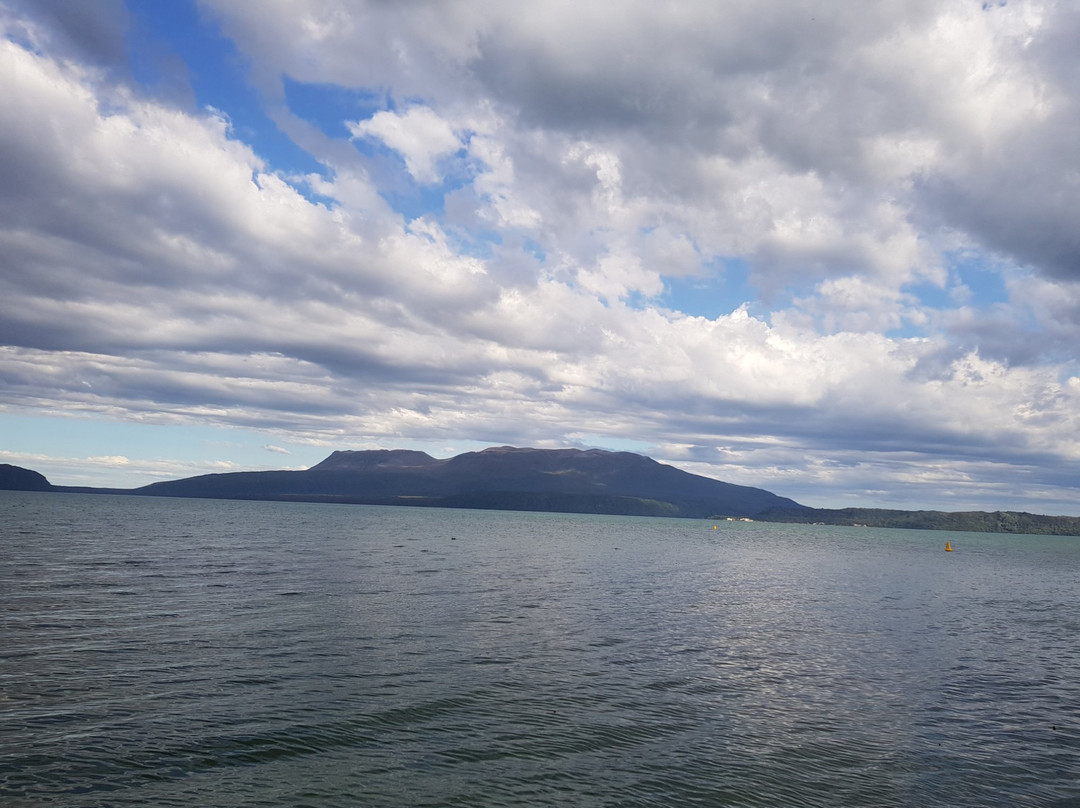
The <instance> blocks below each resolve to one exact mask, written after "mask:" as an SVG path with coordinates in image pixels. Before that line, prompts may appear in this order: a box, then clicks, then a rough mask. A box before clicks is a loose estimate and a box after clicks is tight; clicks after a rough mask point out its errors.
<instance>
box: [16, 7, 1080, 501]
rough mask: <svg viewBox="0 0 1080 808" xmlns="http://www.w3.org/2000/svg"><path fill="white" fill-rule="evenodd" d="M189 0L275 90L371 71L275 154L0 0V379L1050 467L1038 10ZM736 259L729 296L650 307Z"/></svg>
mask: <svg viewBox="0 0 1080 808" xmlns="http://www.w3.org/2000/svg"><path fill="white" fill-rule="evenodd" d="M204 7H205V8H206V9H207V10H208V13H209V15H210V18H211V19H216V20H218V21H219V22H220V24H221V25H222V30H223V31H224V32H226V33H227V34H228V35H229V36H230V37H232V38H233V40H234V41H235V43H236V44H237V47H238V48H239V49H240V50H241V52H242V53H243V55H244V58H245V59H247V60H248V61H249V62H250V65H251V80H252V81H253V82H255V83H256V84H257V85H258V86H259V88H260V90H261V91H262V92H263V93H264V96H263V98H264V100H265V102H266V103H267V104H268V106H269V107H273V108H274V109H277V112H276V113H274V114H277V115H278V116H279V117H278V118H277V120H281V121H287V120H291V121H292V122H293V123H294V124H295V123H296V122H297V121H299V120H300V119H299V118H298V117H297V116H295V115H294V113H292V112H291V111H289V110H285V109H283V108H281V107H280V106H275V105H281V104H284V103H285V102H284V100H283V95H281V94H278V95H275V92H277V91H276V90H275V89H274V88H275V86H278V88H279V89H280V85H281V83H282V81H283V78H282V77H283V76H288V77H289V78H290V79H291V80H293V81H297V82H308V83H311V84H329V85H335V86H340V87H345V88H352V89H354V90H362V91H364V92H367V93H369V94H371V96H372V97H376V98H381V99H383V101H384V102H385V104H384V106H385V108H384V109H380V110H377V111H375V112H374V113H372V114H370V115H368V116H367V117H364V118H363V119H355V118H354V117H349V118H347V119H345V120H343V121H342V123H343V124H346V125H347V127H348V131H349V133H350V135H351V138H350V139H348V140H347V139H346V138H345V137H344V136H342V137H340V138H338V139H337V141H336V142H331V141H332V140H333V138H331V137H330V136H328V135H322V136H321V137H320V138H316V137H315V136H314V135H313V134H312V133H311V132H310V131H309V132H308V135H306V136H305V137H308V136H310V138H311V139H310V140H304V142H305V143H309V142H315V141H316V140H318V142H319V143H320V144H321V145H320V146H319V150H318V156H319V157H320V159H322V160H324V165H325V168H326V171H325V173H324V174H322V175H312V176H306V177H297V176H291V175H287V174H285V173H282V172H280V171H278V170H276V168H275V166H274V165H273V164H272V163H271V162H270V158H269V157H268V156H266V155H261V154H258V153H257V152H256V151H255V149H254V148H253V147H252V146H250V145H248V144H247V143H245V142H244V140H243V137H242V135H241V134H238V133H237V132H234V131H233V130H232V128H231V126H230V122H229V119H228V118H227V116H226V114H225V113H223V112H217V111H214V110H205V109H204V110H194V109H191V108H183V109H181V108H177V107H176V106H174V105H172V104H170V103H168V102H167V100H156V99H155V98H154V97H153V96H152V95H150V94H148V93H145V92H136V91H134V90H133V89H132V86H131V83H130V82H129V81H127V80H125V79H121V78H118V76H117V74H116V73H115V71H113V72H110V71H109V70H105V69H102V68H101V67H100V65H101V63H102V60H104V59H105V57H104V56H102V57H100V58H97V57H94V58H92V57H91V56H90V55H88V54H89V51H88V50H87V49H88V48H89V47H90V46H89V45H86V46H80V48H82V49H81V50H80V49H79V48H77V47H76V46H75V45H73V44H69V45H59V44H57V45H52V44H49V43H50V42H56V41H59V40H57V39H56V37H54V38H53V39H52V40H50V39H49V38H48V37H47V36H45V34H44V33H43V34H41V35H40V36H39V37H38V39H37V40H35V41H37V42H39V43H44V44H39V45H37V46H32V45H31V44H30V43H29V42H27V41H26V36H24V35H22V34H20V33H19V32H18V31H15V28H14V25H15V23H14V22H12V20H15V21H17V22H18V23H19V25H20V26H21V28H20V29H19V30H20V31H21V30H23V29H28V28H32V27H33V26H31V23H33V24H34V25H37V26H38V28H40V29H41V30H42V31H46V32H47V31H49V30H55V31H61V30H66V29H65V28H64V25H67V24H68V23H71V24H74V20H73V18H70V17H68V18H65V20H64V22H63V24H61V23H57V22H56V21H55V20H53V16H55V15H53V16H49V15H42V16H38V17H34V16H33V14H32V13H31V12H30V11H27V10H23V11H21V12H20V13H19V14H17V15H16V14H12V15H11V18H10V19H9V20H8V23H7V25H8V28H7V30H8V37H7V38H6V39H4V40H3V41H2V42H0V96H2V97H3V98H4V99H5V103H4V104H3V105H0V249H2V250H3V254H4V255H5V267H4V271H3V273H2V274H0V343H2V346H3V347H0V379H2V380H3V386H2V389H3V391H4V392H3V394H2V403H3V404H4V405H5V406H8V407H11V408H15V409H19V410H27V411H29V410H33V411H42V412H60V411H66V412H73V413H84V414H95V415H108V416H109V417H115V418H120V419H123V418H137V419H149V420H154V421H157V422H167V423H177V424H190V423H216V424H221V425H240V426H245V427H250V428H256V429H262V430H266V431H269V432H271V433H272V434H273V435H276V436H281V437H274V438H273V439H274V440H280V441H281V442H283V443H284V442H287V440H288V439H290V436H294V435H302V436H304V439H306V440H313V441H317V442H324V443H326V444H327V445H332V446H338V447H343V448H344V447H345V446H347V445H356V444H364V445H369V444H370V445H396V444H398V443H402V442H405V441H425V440H429V441H435V442H437V444H438V445H445V444H446V442H448V441H450V442H454V441H460V440H472V441H478V442H484V441H489V442H498V443H517V444H530V445H551V444H564V443H573V442H574V441H577V440H579V436H580V435H582V434H587V435H591V436H599V437H600V438H604V439H609V440H612V441H624V440H627V439H633V440H637V441H640V442H642V443H643V444H645V445H648V446H653V447H656V451H655V454H657V456H659V457H661V459H670V460H673V461H677V462H680V463H684V464H686V465H687V467H690V468H694V469H696V470H700V471H707V472H709V473H712V474H715V475H716V476H720V477H724V478H728V479H731V477H732V475H733V474H736V475H738V479H736V480H734V481H737V482H746V483H749V484H760V485H764V486H766V487H770V488H773V489H774V490H778V491H780V492H781V493H785V494H788V495H795V494H796V493H798V494H800V495H802V496H805V497H807V498H808V499H810V500H811V501H812V500H813V492H814V491H815V490H819V491H820V490H822V488H824V489H827V490H829V491H832V490H836V491H845V490H855V489H858V490H861V491H864V492H872V491H886V490H887V491H894V492H898V493H896V494H895V496H901V493H899V492H915V491H917V490H920V486H922V489H921V490H923V491H926V490H927V487H930V488H932V489H934V490H935V491H937V492H940V495H941V497H942V498H944V499H947V500H948V501H952V502H957V503H961V502H963V503H973V502H976V501H977V500H979V498H980V497H983V498H984V500H988V499H992V498H994V497H1003V496H1005V494H1004V493H1003V492H1004V491H1005V490H1006V488H1007V483H1006V481H1007V479H1008V477H1009V474H1010V473H1011V471H1016V470H1020V471H1021V472H1022V473H1023V475H1024V477H1023V478H1024V479H1025V480H1031V481H1032V482H1031V484H1030V486H1029V487H1028V488H1026V489H1025V490H1026V491H1029V492H1030V496H1033V497H1037V496H1039V494H1038V493H1037V490H1038V486H1039V485H1044V486H1047V487H1048V489H1053V490H1054V491H1055V492H1056V493H1055V495H1054V496H1056V497H1058V499H1057V500H1055V501H1067V500H1068V498H1069V496H1073V494H1072V493H1070V485H1072V484H1071V483H1068V482H1067V480H1068V475H1067V474H1066V473H1064V471H1063V470H1067V469H1071V468H1072V469H1074V468H1075V464H1076V463H1077V462H1078V461H1080V444H1078V443H1077V440H1076V438H1075V435H1076V434H1078V433H1077V427H1078V426H1080V423H1078V419H1080V381H1077V379H1078V378H1080V376H1078V373H1080V369H1078V368H1077V366H1076V360H1075V351H1074V349H1073V347H1072V346H1074V345H1075V344H1076V342H1075V340H1076V337H1077V336H1080V334H1078V323H1080V314H1078V312H1080V295H1078V293H1077V289H1076V285H1075V283H1074V280H1075V279H1074V278H1073V275H1072V267H1074V266H1075V265H1076V262H1075V261H1073V260H1072V259H1073V253H1074V251H1075V235H1074V234H1073V232H1072V228H1071V225H1070V221H1071V220H1070V218H1069V217H1070V215H1071V211H1072V210H1074V209H1075V207H1076V206H1075V205H1073V204H1072V203H1073V202H1074V201H1077V200H1074V199H1073V197H1074V196H1075V192H1076V190H1077V189H1076V188H1074V187H1073V186H1074V185H1075V182H1074V179H1075V178H1074V177H1073V175H1072V174H1071V173H1070V171H1071V169H1070V168H1069V166H1070V165H1071V164H1070V162H1069V160H1068V159H1066V158H1067V156H1068V154H1069V149H1070V148H1071V146H1070V144H1071V142H1072V137H1073V133H1074V132H1075V97H1074V96H1075V94H1074V92H1073V91H1072V90H1071V86H1072V85H1070V84H1069V81H1070V80H1071V77H1073V76H1075V75H1077V70H1076V63H1077V59H1076V57H1075V56H1074V55H1073V53H1072V50H1071V49H1070V48H1067V47H1064V45H1063V41H1062V40H1061V39H1060V37H1059V36H1058V34H1056V33H1055V32H1056V31H1059V30H1061V29H1062V26H1063V27H1064V28H1065V29H1067V30H1072V27H1071V26H1074V25H1075V23H1076V20H1075V14H1073V13H1072V12H1070V11H1069V10H1068V9H1065V8H1063V7H1061V6H1058V5H1054V4H1037V3H1036V4H1030V5H1029V6H1027V7H1025V8H1024V9H1019V8H1014V7H1013V6H1009V7H1008V8H999V7H997V6H994V7H993V8H990V9H985V10H983V9H980V8H979V5H978V4H967V3H960V2H952V3H944V4H942V3H929V2H926V3H923V2H917V3H908V4H893V5H887V4H886V5H882V4H872V5H860V6H859V7H858V8H857V9H854V10H846V11H845V13H844V14H843V15H833V14H827V13H822V10H821V9H820V6H819V5H818V4H801V3H795V4H788V5H785V6H784V7H783V13H781V11H780V7H779V6H774V5H772V4H761V3H741V2H736V3H730V4H725V5H723V6H715V5H708V4H702V5H695V4H687V5H683V6H680V7H678V8H671V7H666V6H661V5H657V4H655V3H628V4H626V6H625V7H624V8H623V9H622V11H621V13H620V14H618V15H614V16H613V15H611V14H610V9H606V8H605V7H603V6H602V5H601V6H590V7H588V8H576V7H575V8H571V7H570V6H568V5H566V4H561V3H546V2H545V3H537V4H533V5H531V6H530V7H529V8H528V9H516V8H515V9H511V8H510V7H508V6H507V5H506V4H492V3H487V2H463V3H460V4H452V6H448V5H446V4H439V3H427V2H418V3H415V4H411V5H410V6H409V10H408V11H405V10H402V7H399V6H398V5H395V4H382V3H356V4H339V3H336V2H330V0H327V1H326V2H319V3H303V4H301V3H292V2H279V3H276V4H272V5H260V6H258V7H255V6H253V5H251V4H244V3H235V2H224V0H221V2H216V1H215V2H206V3H205V4H204ZM57 13H60V12H57ZM50 14H51V12H50ZM49 20H53V21H52V22H49ZM50 25H51V26H52V28H49V27H48V26H50ZM42 26H45V27H44V28H42ZM69 27H70V26H69ZM13 31H15V33H12V32H13ZM56 36H59V34H57V35H56ZM102 42H105V40H102ZM106 44H107V43H106ZM107 50H108V49H107V48H106V47H105V44H102V45H101V46H100V47H98V51H99V52H101V53H105V52H106V51H107ZM80 54H82V55H80ZM110 58H111V57H110ZM380 103H382V102H380ZM226 112H227V111H226ZM288 115H293V118H287V116H288ZM294 118H295V120H294ZM290 131H299V129H296V130H290ZM350 141H351V142H350ZM377 143H381V144H382V145H384V146H385V147H386V148H387V149H389V150H392V151H393V152H394V153H395V154H396V155H398V156H400V160H401V161H402V162H403V163H404V166H405V169H406V170H407V172H408V174H409V178H407V179H405V180H404V181H400V178H398V177H394V176H389V177H388V174H387V171H388V170H389V169H388V168H387V165H388V164H389V163H395V164H396V165H400V164H397V158H396V157H392V158H390V159H387V154H386V152H385V151H384V152H382V153H379V149H378V148H376V147H375V145H376V144H377ZM396 170H400V169H399V168H398V169H396ZM406 186H408V187H409V188H410V189H411V190H409V191H407V192H403V191H402V190H401V189H402V188H404V187H406ZM415 186H422V188H421V189H420V190H419V191H417V190H416V188H415ZM407 193H416V194H419V196H417V197H415V198H414V197H409V200H408V201H407V204H406V203H402V202H400V200H399V199H398V198H397V197H398V196H400V195H402V194H407ZM415 199H423V200H427V203H426V207H424V208H423V209H421V210H417V209H416V208H417V206H418V203H416V202H415ZM961 252H963V254H964V255H966V256H975V260H979V261H982V262H984V263H985V265H986V266H987V267H989V269H987V270H986V271H987V272H988V273H993V274H994V275H995V277H999V278H1001V290H1002V292H1001V297H1000V299H996V300H992V301H986V300H981V299H980V298H979V294H978V293H979V289H978V288H975V287H976V286H977V284H976V283H975V280H973V278H972V276H971V274H970V273H967V274H965V270H964V268H963V267H962V266H960V265H959V262H958V260H957V258H956V256H957V255H959V254H960V253H961ZM731 263H738V264H741V265H743V266H745V268H746V284H745V285H744V287H742V288H740V289H738V290H737V291H738V293H739V294H745V295H746V299H739V300H734V301H732V300H731V299H729V296H727V295H722V294H717V297H716V298H709V296H708V295H709V294H712V292H704V293H702V294H701V295H700V296H699V297H698V299H695V300H692V301H686V302H683V303H682V306H681V308H683V309H685V310H680V307H679V306H675V307H671V308H661V307H660V306H659V303H658V301H659V300H660V298H661V295H663V294H664V291H665V289H666V288H668V284H669V283H670V282H671V280H672V279H680V278H694V279H695V280H701V281H703V283H702V288H704V289H711V290H715V289H721V290H724V291H726V290H727V289H728V288H729V287H727V286H725V283H726V280H725V276H724V272H725V270H724V267H726V266H728V265H729V264H731ZM704 281H709V282H710V283H704ZM710 284H711V285H710ZM950 290H951V291H953V292H959V291H960V290H966V296H965V295H956V296H954V297H953V298H950V296H949V292H950ZM264 448H265V449H266V450H267V451H270V452H283V451H284V450H283V449H281V448H280V447H279V446H277V444H276V443H268V444H266V445H265V446H264ZM133 465H137V463H136V462H135V461H134V460H133ZM950 475H951V479H952V480H953V481H954V485H952V486H951V487H948V490H947V491H946V486H944V484H943V483H942V480H944V479H947V478H950ZM785 485H790V486H791V489H785V488H784V486H785ZM815 485H817V486H818V488H817V489H815ZM867 496H871V494H869V493H868V494H867ZM872 496H878V497H880V496H882V495H881V494H874V495H872ZM912 496H915V495H914V493H912Z"/></svg>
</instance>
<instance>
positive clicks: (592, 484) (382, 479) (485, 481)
mask: <svg viewBox="0 0 1080 808" xmlns="http://www.w3.org/2000/svg"><path fill="white" fill-rule="evenodd" d="M132 493H135V494H142V495H154V496H173V497H177V496H178V497H206V498H216V499H264V500H292V501H307V502H350V503H366V504H379V505H428V506H439V507H448V508H486V509H500V510H531V511H559V512H567V513H606V514H626V515H637V516H685V517H698V518H704V517H707V516H710V515H712V514H714V513H723V514H725V515H730V516H753V515H754V514H757V513H760V512H762V511H764V510H766V509H769V508H785V509H794V510H798V509H800V508H802V507H803V506H802V505H800V504H799V503H797V502H795V501H793V500H790V499H787V498H785V497H779V496H777V495H776V494H773V493H770V492H769V491H765V490H762V489H760V488H750V487H747V486H741V485H733V484H731V483H724V482H720V481H719V480H713V479H710V478H708V477H701V476H698V475H696V474H690V473H688V472H685V471H680V470H679V469H676V468H674V467H673V466H667V465H664V464H662V463H657V462H656V461H655V460H652V459H650V458H648V457H643V456H642V455H637V454H632V453H630V452H607V451H602V450H600V449H589V450H585V451H582V450H579V449H519V448H515V447H512V446H500V447H494V448H490V449H485V450H483V451H481V452H467V453H466V454H462V455H458V456H457V457H452V458H449V459H446V460H436V459H435V458H434V457H431V456H430V455H428V454H425V453H424V452H415V451H407V450H402V449H397V450H375V451H341V452H334V453H333V454H331V455H330V456H329V457H328V458H326V459H325V460H324V461H322V462H321V463H319V464H318V465H316V466H313V467H312V468H310V469H308V470H307V471H250V472H232V473H227V474H207V475H203V476H199V477H189V478H187V479H183V480H173V481H168V482H160V483H153V484H151V485H148V486H145V487H143V488H138V489H135V490H134V491H132Z"/></svg>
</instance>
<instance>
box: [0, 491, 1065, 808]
mask: <svg viewBox="0 0 1080 808" xmlns="http://www.w3.org/2000/svg"><path fill="white" fill-rule="evenodd" d="M947 539H948V540H950V541H951V542H952V544H953V547H954V548H955V552H953V553H944V552H943V547H944V543H945V541H946V540H947ZM0 551H2V553H3V558H4V565H3V571H2V572H0V607H2V611H0V614H2V620H3V622H2V624H0V805H4V806H46V805H56V806H71V807H72V808H80V807H81V806H128V805H160V806H361V805H364V806H367V805H378V806H453V805H461V806H506V805H521V806H548V805H568V806H679V805H708V806H790V805H805V806H926V805H950V806H995V805H1002V806H1018V805H1032V806H1057V807H1058V808H1065V807H1066V806H1080V640H1078V629H1080V589H1078V587H1077V582H1078V572H1080V540H1078V539H1068V538H1050V537H1034V536H1000V535H983V534H966V533H953V534H943V533H932V532H917V531H893V530H874V529H869V528H832V527H807V526H786V525H766V524H743V523H718V525H717V529H716V530H713V528H712V523H706V522H701V521H694V520H667V519H635V518H628V517H589V516H571V515H560V514H531V513H505V512H475V511H445V510H426V509H411V508H376V507H360V506H357V507H354V506H325V505H288V504H277V503H244V502H211V501H195V500H167V499H139V498H126V497H106V496H84V495H60V494H20V493H7V492H2V493H0Z"/></svg>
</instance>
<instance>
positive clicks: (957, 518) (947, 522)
mask: <svg viewBox="0 0 1080 808" xmlns="http://www.w3.org/2000/svg"><path fill="white" fill-rule="evenodd" d="M754 519H755V520H756V521H759V522H787V523H791V524H823V525H860V526H866V527H899V528H910V529H916V530H956V531H969V532H976V533H1029V534H1035V535H1043V536H1080V517H1077V516H1042V515H1040V514H1036V513H1023V512H1020V511H990V512H987V511H958V512H948V511H893V510H886V509H883V508H841V509H839V510H828V509H824V508H800V509H797V510H796V509H788V508H774V509H770V510H768V511H765V512H764V513H759V514H757V515H756V516H755V517H754Z"/></svg>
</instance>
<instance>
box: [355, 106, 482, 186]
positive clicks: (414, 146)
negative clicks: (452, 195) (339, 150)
mask: <svg viewBox="0 0 1080 808" xmlns="http://www.w3.org/2000/svg"><path fill="white" fill-rule="evenodd" d="M348 128H349V131H350V132H351V133H352V136H353V137H354V138H363V137H375V138H378V139H379V140H381V141H383V142H384V143H385V144H386V145H387V146H389V147H390V148H391V149H394V150H395V151H397V152H399V153H400V154H401V156H402V158H403V159H404V160H405V166H406V167H407V168H408V170H409V173H410V174H412V176H413V179H415V180H416V181H417V182H421V183H435V182H438V181H439V180H440V176H439V174H438V172H437V171H436V167H435V166H436V163H437V162H438V161H439V159H441V158H443V157H446V156H448V155H451V154H453V153H454V152H456V151H458V150H459V149H460V148H461V146H462V144H461V141H460V140H459V139H458V137H457V135H455V134H454V130H453V129H451V128H450V124H448V123H447V122H446V121H444V120H443V119H442V118H440V117H439V116H438V115H437V114H436V113H435V112H434V111H433V110H431V109H429V108H428V107H421V106H411V107H409V108H408V109H406V110H405V112H404V113H402V114H398V113H396V112H391V111H389V110H384V111H382V112H376V113H375V114H374V115H373V116H372V117H371V118H369V119H367V120H364V121H354V122H351V123H349V124H348Z"/></svg>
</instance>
